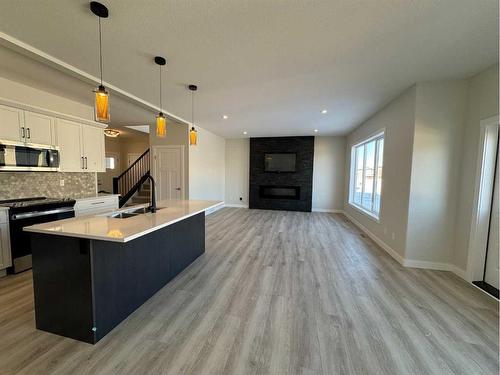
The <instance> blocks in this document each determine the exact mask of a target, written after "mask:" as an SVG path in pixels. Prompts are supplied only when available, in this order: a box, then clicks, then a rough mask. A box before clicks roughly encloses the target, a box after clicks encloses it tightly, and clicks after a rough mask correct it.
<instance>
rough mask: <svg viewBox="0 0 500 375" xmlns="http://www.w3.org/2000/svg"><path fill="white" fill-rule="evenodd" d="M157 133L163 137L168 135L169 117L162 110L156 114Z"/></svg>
mask: <svg viewBox="0 0 500 375" xmlns="http://www.w3.org/2000/svg"><path fill="white" fill-rule="evenodd" d="M156 135H157V136H158V137H161V138H163V137H165V136H166V135H167V119H166V118H165V115H164V114H163V113H162V112H160V113H158V116H156Z"/></svg>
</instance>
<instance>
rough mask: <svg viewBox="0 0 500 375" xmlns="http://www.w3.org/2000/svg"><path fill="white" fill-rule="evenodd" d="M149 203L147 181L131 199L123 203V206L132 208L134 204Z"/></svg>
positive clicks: (149, 191)
mask: <svg viewBox="0 0 500 375" xmlns="http://www.w3.org/2000/svg"><path fill="white" fill-rule="evenodd" d="M150 201H151V185H150V184H149V180H147V181H146V182H144V183H143V184H142V185H141V187H140V188H139V190H137V192H136V193H135V194H134V195H132V198H130V200H129V201H128V202H127V203H125V206H129V205H130V206H133V205H136V204H144V203H149V202H150Z"/></svg>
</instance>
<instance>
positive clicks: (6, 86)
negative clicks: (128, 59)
mask: <svg viewBox="0 0 500 375" xmlns="http://www.w3.org/2000/svg"><path fill="white" fill-rule="evenodd" d="M0 98H4V99H9V100H13V101H17V102H20V103H24V104H28V105H32V106H35V107H41V108H44V109H49V110H51V111H56V112H59V113H64V114H67V115H73V116H77V117H80V118H84V119H87V120H93V119H94V108H93V107H91V106H88V105H85V104H82V103H79V102H75V101H73V100H69V99H66V98H64V97H62V96H58V95H54V94H51V93H49V92H46V91H42V90H39V89H36V88H33V87H31V86H28V85H25V84H22V83H18V82H16V81H12V80H9V79H7V78H3V77H0Z"/></svg>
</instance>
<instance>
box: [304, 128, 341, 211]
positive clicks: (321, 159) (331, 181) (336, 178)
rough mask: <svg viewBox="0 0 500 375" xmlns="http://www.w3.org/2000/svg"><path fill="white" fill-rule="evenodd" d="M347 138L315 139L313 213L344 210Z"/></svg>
mask: <svg viewBox="0 0 500 375" xmlns="http://www.w3.org/2000/svg"><path fill="white" fill-rule="evenodd" d="M345 157H346V137H335V136H330V137H323V136H321V137H318V136H317V137H315V138H314V163H313V192H312V210H313V211H341V210H343V209H344V179H345Z"/></svg>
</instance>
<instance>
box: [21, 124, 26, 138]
mask: <svg viewBox="0 0 500 375" xmlns="http://www.w3.org/2000/svg"><path fill="white" fill-rule="evenodd" d="M21 138H26V133H25V132H24V126H23V127H21Z"/></svg>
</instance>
